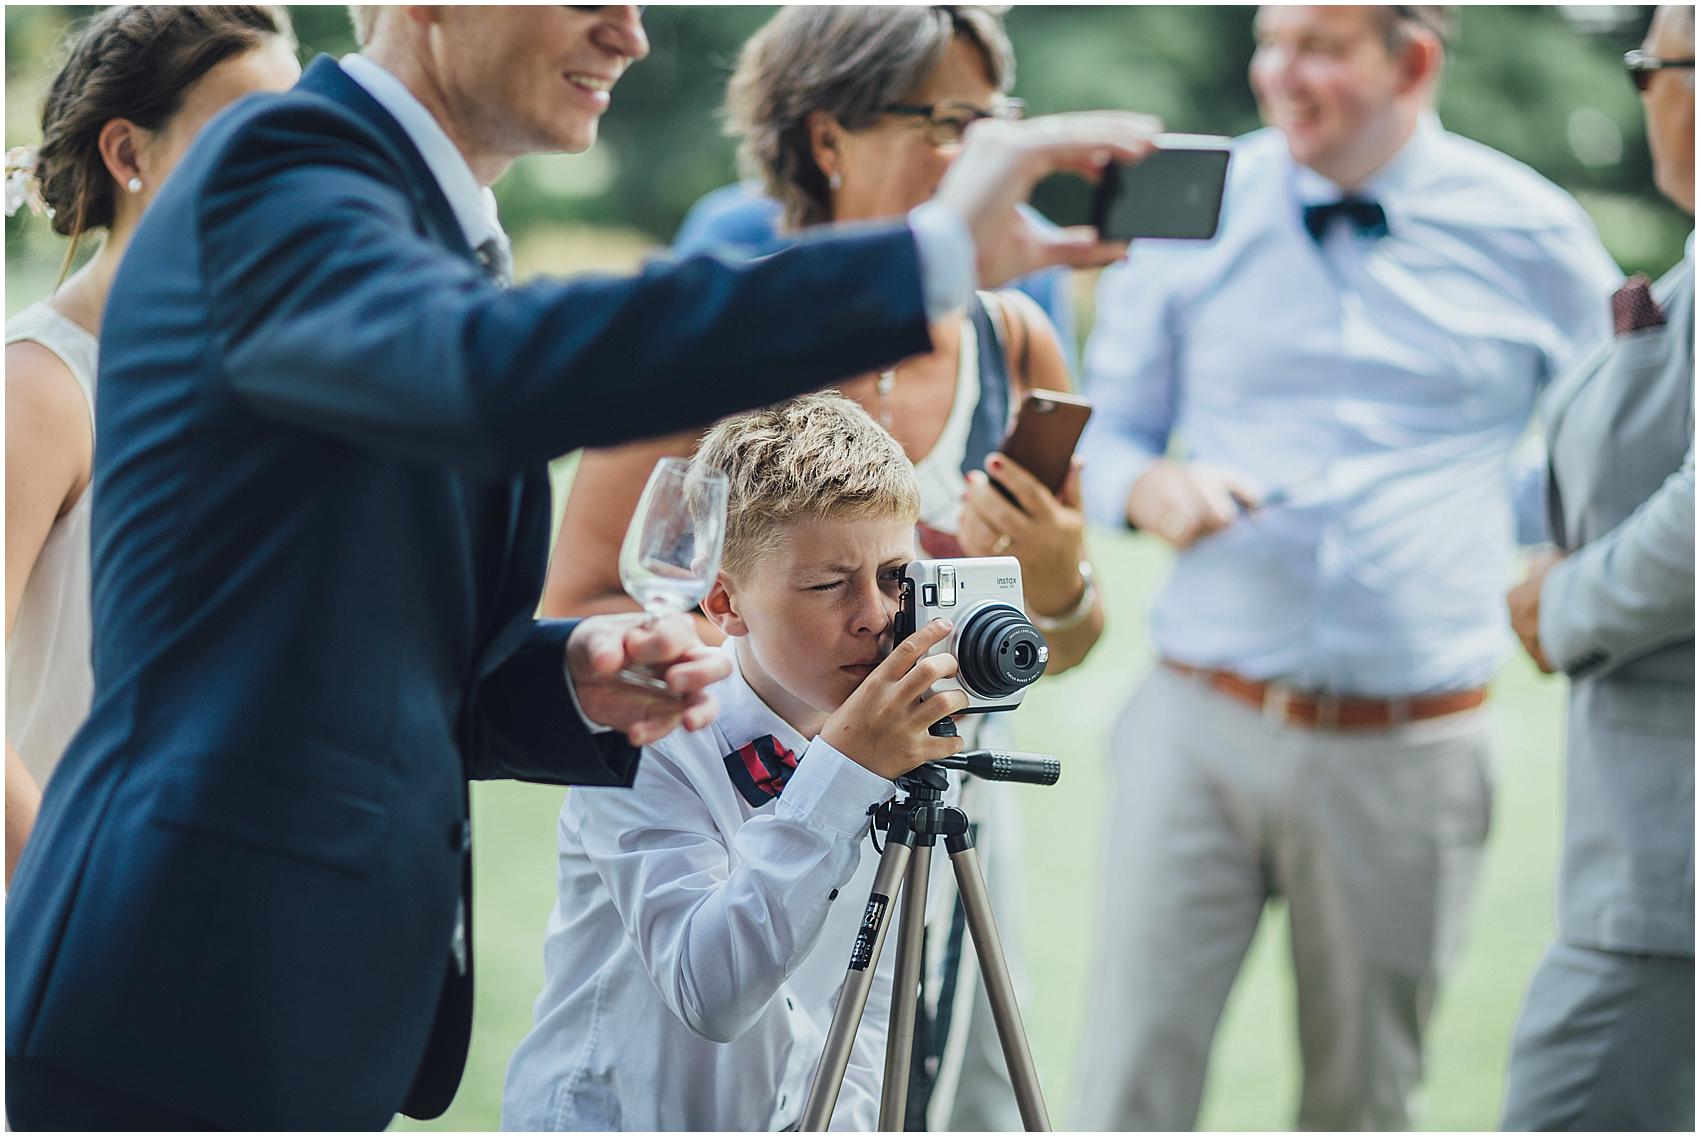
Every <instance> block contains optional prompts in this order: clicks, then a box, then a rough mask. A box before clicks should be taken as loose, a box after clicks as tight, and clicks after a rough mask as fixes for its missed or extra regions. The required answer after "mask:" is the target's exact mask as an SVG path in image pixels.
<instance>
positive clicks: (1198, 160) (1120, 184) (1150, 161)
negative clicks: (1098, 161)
mask: <svg viewBox="0 0 1700 1137" xmlns="http://www.w3.org/2000/svg"><path fill="white" fill-rule="evenodd" d="M1156 141H1157V149H1156V150H1155V151H1153V152H1152V153H1151V155H1150V156H1149V157H1147V158H1145V159H1144V160H1143V161H1140V162H1131V163H1125V164H1124V163H1119V162H1118V163H1111V164H1110V165H1109V166H1108V167H1107V168H1106V169H1105V170H1104V176H1103V178H1102V179H1101V180H1100V181H1099V182H1098V189H1097V192H1096V193H1095V194H1094V195H1093V200H1092V224H1093V225H1095V226H1096V227H1097V229H1098V234H1099V236H1101V237H1104V238H1105V239H1107V240H1115V241H1128V240H1133V239H1135V238H1140V237H1146V238H1160V239H1166V240H1177V241H1208V240H1210V239H1211V238H1212V237H1214V236H1216V229H1217V227H1218V225H1219V224H1220V223H1221V219H1222V193H1223V190H1224V189H1226V188H1227V184H1228V157H1229V140H1228V139H1226V138H1223V137H1220V136H1218V135H1213V134H1160V135H1158V136H1157V140H1156Z"/></svg>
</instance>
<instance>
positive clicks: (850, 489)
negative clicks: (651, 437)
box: [692, 391, 921, 579]
mask: <svg viewBox="0 0 1700 1137" xmlns="http://www.w3.org/2000/svg"><path fill="white" fill-rule="evenodd" d="M692 461H693V464H694V465H697V466H707V467H712V468H714V469H717V470H720V471H722V472H723V473H725V475H726V479H727V481H728V482H729V483H730V486H729V492H728V494H727V503H726V552H725V555H724V557H723V558H722V567H723V569H724V571H725V572H726V573H727V575H729V576H731V577H732V578H733V579H742V578H744V577H745V576H746V575H747V574H748V572H749V570H750V569H751V568H752V567H754V565H755V563H756V562H757V561H758V560H760V559H761V557H762V556H763V555H764V554H765V553H767V552H769V551H771V550H772V548H773V546H774V543H775V539H776V537H777V535H778V534H779V531H780V530H781V528H782V527H783V526H785V525H786V524H787V523H789V522H792V521H797V520H800V519H803V520H815V519H819V518H823V517H844V518H858V519H860V518H901V519H904V520H908V521H913V520H915V519H916V518H917V517H918V516H919V515H920V512H921V484H920V482H919V481H917V480H916V478H915V468H914V467H913V466H912V465H910V464H909V459H908V457H907V456H906V455H905V454H904V453H903V447H901V446H899V445H898V444H897V440H896V439H895V438H893V437H892V436H891V435H890V434H888V433H886V431H885V430H884V429H883V428H882V427H881V426H880V425H879V424H878V423H877V422H875V421H874V420H873V417H872V416H871V415H869V414H868V412H867V411H865V410H863V409H862V408H861V407H859V406H857V405H856V404H855V403H853V402H851V401H850V400H849V399H847V398H845V397H844V396H843V395H840V394H838V393H837V392H836V391H825V392H822V393H820V394H816V395H804V396H802V397H801V398H798V399H792V400H790V401H789V402H784V403H779V404H777V405H776V406H772V407H767V408H765V409H763V410H759V411H751V412H750V413H748V414H741V415H733V416H732V417H731V418H726V419H722V420H721V421H720V422H718V423H716V424H715V426H714V428H713V429H711V430H710V431H709V432H708V433H707V434H706V435H704V436H703V440H702V442H701V443H700V444H699V445H698V446H697V452H696V456H695V458H694V459H692Z"/></svg>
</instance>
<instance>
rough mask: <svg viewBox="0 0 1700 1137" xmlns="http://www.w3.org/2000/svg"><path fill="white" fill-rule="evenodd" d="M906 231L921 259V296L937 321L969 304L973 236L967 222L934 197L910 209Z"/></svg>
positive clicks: (972, 285) (971, 282)
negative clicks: (932, 199)
mask: <svg viewBox="0 0 1700 1137" xmlns="http://www.w3.org/2000/svg"><path fill="white" fill-rule="evenodd" d="M909 231H910V232H911V233H913V234H914V235H915V253H916V257H917V258H918V259H919V260H920V262H921V299H922V303H923V304H924V305H925V307H926V310H927V320H928V321H929V322H930V323H938V322H939V321H940V320H943V319H946V318H947V317H950V316H953V315H955V314H957V313H959V312H961V311H963V310H964V309H966V308H967V307H968V297H969V296H971V295H972V294H973V292H974V238H973V237H972V236H970V235H969V233H968V223H967V222H965V221H963V220H962V218H960V217H958V216H957V215H956V214H955V213H953V212H952V211H951V210H950V209H949V208H948V207H946V206H943V205H940V204H939V203H938V202H936V201H927V202H923V203H921V204H920V205H917V206H916V207H915V208H914V209H911V210H910V211H909Z"/></svg>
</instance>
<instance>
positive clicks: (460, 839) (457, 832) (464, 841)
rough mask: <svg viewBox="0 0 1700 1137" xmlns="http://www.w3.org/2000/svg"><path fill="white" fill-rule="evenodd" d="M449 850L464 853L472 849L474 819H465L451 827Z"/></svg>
mask: <svg viewBox="0 0 1700 1137" xmlns="http://www.w3.org/2000/svg"><path fill="white" fill-rule="evenodd" d="M449 848H451V849H453V850H454V851H455V852H457V853H464V852H466V851H467V850H469V849H471V848H472V819H471V818H470V817H463V818H461V819H460V820H459V821H457V822H455V823H454V824H453V825H451V826H449Z"/></svg>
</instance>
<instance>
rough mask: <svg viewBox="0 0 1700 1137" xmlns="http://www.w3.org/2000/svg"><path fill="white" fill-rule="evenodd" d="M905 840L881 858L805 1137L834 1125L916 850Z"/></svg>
mask: <svg viewBox="0 0 1700 1137" xmlns="http://www.w3.org/2000/svg"><path fill="white" fill-rule="evenodd" d="M894 830H895V827H894ZM900 838H906V839H910V840H912V839H913V838H911V837H910V836H909V834H908V832H907V831H906V828H905V831H903V832H901V833H900V832H896V831H894V832H892V833H891V834H890V835H889V836H888V839H887V841H886V846H885V853H884V854H883V855H882V856H881V857H880V866H879V870H878V871H877V872H875V874H874V886H873V888H872V889H871V890H870V891H869V893H868V907H867V910H866V911H865V913H864V914H863V916H862V930H861V931H860V932H858V933H857V934H856V946H855V947H854V948H853V949H852V950H851V953H850V970H849V971H848V972H846V973H845V976H844V986H843V987H842V988H840V989H839V992H838V1006H837V1007H836V1008H835V1009H834V1010H833V1012H832V1025H831V1026H829V1027H827V1031H826V1046H825V1047H824V1048H823V1049H822V1051H821V1056H820V1065H819V1066H817V1067H815V1080H814V1082H812V1083H811V1084H810V1086H809V1097H808V1100H807V1101H805V1102H804V1103H803V1119H802V1121H801V1122H799V1123H798V1126H797V1128H798V1129H800V1130H801V1131H803V1132H805V1133H824V1132H826V1126H827V1122H829V1121H831V1120H832V1107H833V1106H835V1105H837V1104H838V1091H839V1090H840V1089H842V1088H843V1086H844V1071H845V1068H846V1067H848V1066H849V1065H850V1048H851V1046H852V1045H853V1044H854V1043H855V1041H856V1028H857V1027H858V1026H859V1025H860V1024H861V1022H862V1008H863V1007H865V1006H866V1005H867V1002H868V988H869V987H870V986H871V985H872V984H873V981H874V968H875V967H877V966H878V965H879V959H880V949H881V948H882V947H884V946H885V933H886V929H887V928H888V927H889V926H890V921H889V920H888V919H886V917H887V916H888V915H889V914H890V913H889V911H888V909H889V908H890V906H891V898H892V896H893V895H895V893H896V892H897V888H898V886H899V885H900V884H901V883H902V882H903V871H904V869H906V868H908V867H909V855H910V853H911V852H912V851H913V850H912V849H911V847H910V846H909V845H908V844H907V843H906V842H905V840H904V839H900Z"/></svg>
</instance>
